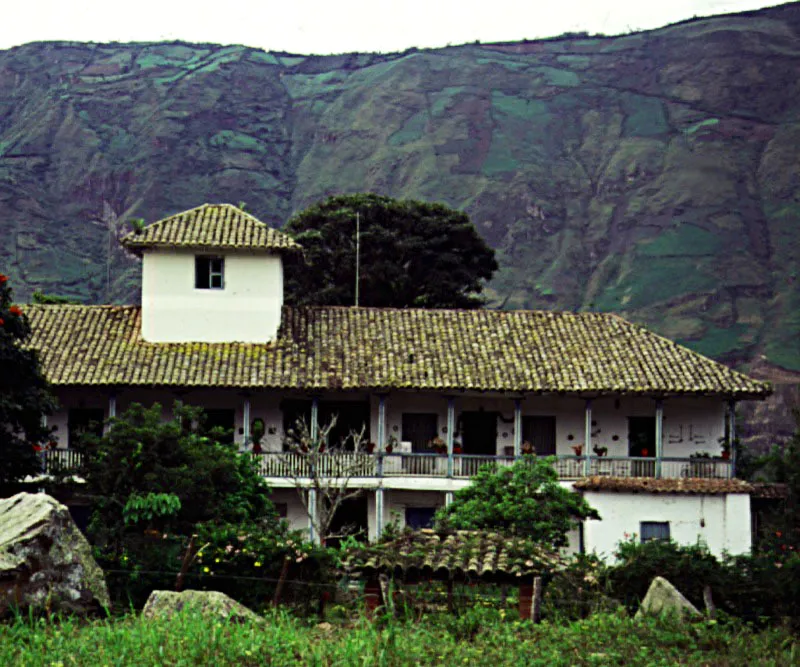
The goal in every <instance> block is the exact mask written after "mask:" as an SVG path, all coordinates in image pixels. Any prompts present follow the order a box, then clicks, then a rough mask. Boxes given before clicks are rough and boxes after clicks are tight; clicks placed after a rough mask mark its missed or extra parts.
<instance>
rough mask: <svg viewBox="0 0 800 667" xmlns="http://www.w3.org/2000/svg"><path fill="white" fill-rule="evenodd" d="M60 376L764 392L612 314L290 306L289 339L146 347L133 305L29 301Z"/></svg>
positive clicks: (50, 370) (290, 385)
mask: <svg viewBox="0 0 800 667" xmlns="http://www.w3.org/2000/svg"><path fill="white" fill-rule="evenodd" d="M25 310H26V312H27V314H28V316H29V318H30V322H31V326H32V328H33V337H32V340H31V347H34V348H36V349H38V350H39V351H40V354H41V358H42V362H43V367H44V370H45V374H46V375H47V377H48V378H49V379H50V381H51V382H52V383H54V384H56V385H144V386H155V385H162V386H204V387H243V388H244V387H253V388H255V387H262V388H282V389H304V390H323V389H343V390H348V389H362V390H363V389H372V390H379V389H426V390H443V391H444V390H471V391H502V392H528V393H572V394H633V395H654V394H660V395H679V394H687V395H691V394H697V395H700V394H712V395H724V396H730V397H733V398H754V397H755V398H762V397H764V396H767V395H768V394H769V393H770V391H771V390H770V387H769V385H768V384H765V383H762V382H758V381H756V380H753V379H751V378H749V377H747V376H745V375H742V374H741V373H738V372H736V371H733V370H731V369H730V368H727V367H726V366H723V365H722V364H719V363H717V362H715V361H712V360H711V359H708V358H706V357H703V356H701V355H699V354H696V353H694V352H692V351H690V350H688V349H686V348H685V347H681V346H680V345H677V344H676V343H673V342H671V341H668V340H666V339H665V338H661V337H660V336H656V335H655V334H653V333H650V332H648V331H646V330H645V329H643V328H642V327H639V326H636V325H633V324H631V323H629V322H626V321H625V320H623V319H622V318H620V317H617V316H615V315H610V314H604V313H563V312H562V313H557V312H543V311H494V310H470V311H459V310H415V309H406V310H397V309H391V308H385V309H384V308H340V307H314V308H311V307H306V308H297V307H288V306H286V307H284V309H283V314H282V322H281V327H280V329H279V331H278V337H277V340H276V341H275V342H273V343H267V344H252V343H147V342H145V341H144V340H142V337H141V309H140V308H138V307H134V306H71V305H63V306H62V305H57V306H42V305H31V306H26V309H25Z"/></svg>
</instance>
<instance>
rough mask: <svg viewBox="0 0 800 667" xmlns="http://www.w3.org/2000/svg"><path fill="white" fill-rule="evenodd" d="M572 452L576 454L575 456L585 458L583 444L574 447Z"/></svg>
mask: <svg viewBox="0 0 800 667" xmlns="http://www.w3.org/2000/svg"><path fill="white" fill-rule="evenodd" d="M572 451H573V452H575V456H583V443H582V442H581V443H578V444H577V445H572Z"/></svg>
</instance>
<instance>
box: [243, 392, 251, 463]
mask: <svg viewBox="0 0 800 667" xmlns="http://www.w3.org/2000/svg"><path fill="white" fill-rule="evenodd" d="M242 422H243V423H242V449H245V450H246V449H247V445H248V444H249V442H250V396H248V395H245V397H244V404H243V405H242Z"/></svg>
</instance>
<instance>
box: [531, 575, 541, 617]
mask: <svg viewBox="0 0 800 667" xmlns="http://www.w3.org/2000/svg"><path fill="white" fill-rule="evenodd" d="M531 620H533V622H534V623H540V622H541V620H542V578H541V577H535V578H534V580H533V606H532V609H531Z"/></svg>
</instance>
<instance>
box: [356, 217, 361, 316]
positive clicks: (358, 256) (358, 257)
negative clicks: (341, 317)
mask: <svg viewBox="0 0 800 667" xmlns="http://www.w3.org/2000/svg"><path fill="white" fill-rule="evenodd" d="M360 271H361V215H360V213H359V212H358V211H356V308H358V278H359V273H360Z"/></svg>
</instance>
